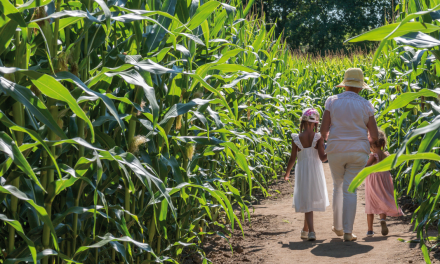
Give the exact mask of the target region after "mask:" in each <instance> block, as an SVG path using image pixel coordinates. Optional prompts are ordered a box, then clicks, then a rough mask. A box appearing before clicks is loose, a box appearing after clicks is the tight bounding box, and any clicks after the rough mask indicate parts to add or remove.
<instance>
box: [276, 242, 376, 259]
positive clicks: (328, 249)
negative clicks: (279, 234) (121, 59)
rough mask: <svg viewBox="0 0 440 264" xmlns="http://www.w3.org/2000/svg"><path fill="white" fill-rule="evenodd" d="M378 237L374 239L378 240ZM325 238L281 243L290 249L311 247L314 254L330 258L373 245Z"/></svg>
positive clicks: (359, 250)
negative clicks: (326, 239) (328, 240)
mask: <svg viewBox="0 0 440 264" xmlns="http://www.w3.org/2000/svg"><path fill="white" fill-rule="evenodd" d="M380 240H382V239H378V240H376V241H380ZM324 241H325V240H316V241H313V242H310V241H298V242H289V244H283V245H282V247H283V248H289V249H290V250H307V249H310V248H313V249H312V250H311V251H310V252H311V253H312V254H313V255H315V256H320V257H331V258H346V257H351V256H354V255H358V254H364V253H367V252H369V251H370V250H372V249H373V248H374V247H373V246H370V245H362V244H358V243H356V242H342V239H338V238H333V239H332V240H331V241H330V242H324ZM371 241H374V240H371Z"/></svg>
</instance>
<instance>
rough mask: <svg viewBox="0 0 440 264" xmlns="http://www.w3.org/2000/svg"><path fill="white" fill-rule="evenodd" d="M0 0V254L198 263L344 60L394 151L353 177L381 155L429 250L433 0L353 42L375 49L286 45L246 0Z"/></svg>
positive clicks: (434, 123)
mask: <svg viewBox="0 0 440 264" xmlns="http://www.w3.org/2000/svg"><path fill="white" fill-rule="evenodd" d="M0 1H1V8H0V13H1V21H0V32H1V38H0V63H1V65H0V74H1V77H0V131H1V132H0V150H1V151H2V153H3V154H4V155H3V156H1V157H0V163H1V164H0V176H1V177H0V201H2V203H1V204H0V221H1V222H0V236H1V237H2V239H0V249H4V250H2V252H1V255H0V262H1V261H3V263H19V262H22V261H29V262H32V261H33V262H34V263H37V262H40V263H63V262H74V263H107V262H117V263H149V262H161V263H162V262H175V263H179V262H183V261H184V260H185V259H186V258H187V257H188V256H189V255H190V254H199V256H200V258H201V259H203V262H204V263H207V262H209V260H208V259H207V258H206V257H205V255H204V252H203V250H202V248H201V243H202V242H203V239H204V237H206V236H211V235H214V234H216V235H218V236H221V237H223V238H224V239H227V238H228V235H229V234H228V230H232V231H233V230H234V228H236V229H237V228H238V229H241V224H242V223H243V222H244V221H250V212H249V208H248V205H249V202H251V201H252V200H254V199H255V193H256V192H261V193H263V194H267V191H266V189H267V188H268V187H269V184H270V182H271V181H272V180H274V179H276V178H277V175H278V173H280V172H281V171H282V170H283V168H284V165H285V162H286V160H287V158H288V157H287V156H288V155H289V152H290V150H289V148H290V147H289V146H290V140H289V138H290V132H291V131H297V130H298V119H299V114H300V113H301V110H302V109H303V108H305V107H308V106H314V107H316V108H318V109H319V110H320V111H321V113H322V111H323V110H324V109H323V105H324V102H325V99H326V98H327V97H328V96H330V95H332V94H334V93H339V92H341V89H338V88H334V86H335V85H336V84H338V83H339V82H340V81H341V80H342V78H343V73H344V71H345V69H347V68H349V67H358V68H362V69H363V70H364V73H365V75H366V76H367V79H368V80H367V81H368V83H369V84H370V85H371V86H372V87H374V92H373V93H367V92H363V93H362V95H363V96H364V97H366V98H368V99H370V100H371V101H372V102H373V104H374V105H375V107H376V108H377V119H378V122H379V125H380V126H381V127H382V129H384V130H386V132H387V135H388V136H389V140H388V142H389V150H390V152H391V153H396V154H393V155H392V156H390V157H389V158H387V159H386V160H384V161H383V162H381V163H379V164H378V165H376V166H372V167H371V168H368V169H365V170H364V171H363V172H361V173H360V174H359V176H358V178H357V179H356V181H355V182H354V183H353V187H355V186H357V185H358V184H360V183H361V182H362V180H363V179H364V178H365V177H366V175H368V173H370V172H371V171H378V170H388V169H393V172H394V174H393V175H395V176H396V184H395V186H396V191H395V195H396V198H398V197H400V196H402V195H409V196H411V197H412V198H413V199H414V201H415V202H416V203H417V204H419V205H420V207H419V209H417V211H416V213H415V215H414V221H415V223H416V225H415V226H416V231H417V232H418V236H419V238H420V241H421V244H422V250H423V251H424V252H425V253H426V254H425V256H427V254H428V251H429V250H430V249H432V248H434V247H435V246H436V245H435V243H436V240H437V238H435V237H434V238H433V237H429V236H427V233H426V231H427V229H428V228H429V227H432V226H433V225H437V224H438V223H439V222H438V217H439V206H438V198H439V193H440V192H439V191H440V189H439V188H440V180H438V177H437V176H438V175H440V173H438V168H440V166H439V163H438V161H440V156H438V155H437V154H436V152H437V151H438V148H439V147H440V142H438V140H439V138H440V136H439V134H438V133H440V132H439V126H440V122H439V121H438V116H439V115H440V106H439V105H438V99H437V98H438V94H440V92H439V91H438V90H436V89H435V87H436V85H437V84H438V80H439V79H438V77H437V74H436V72H437V69H439V70H440V62H439V60H438V59H437V57H438V56H440V52H439V48H438V46H439V45H440V41H439V40H438V30H439V29H440V27H439V26H438V25H437V23H438V22H436V20H435V19H437V18H436V16H438V18H440V12H438V11H437V10H440V7H438V6H436V4H437V3H436V1H431V3H429V1H425V2H423V4H422V3H419V1H402V3H401V4H400V5H399V6H397V7H396V10H397V11H399V15H398V19H397V22H396V23H395V24H390V25H385V26H383V27H381V28H379V29H376V30H372V31H370V32H367V33H365V34H363V35H361V36H359V37H357V38H354V39H351V40H350V41H364V40H370V41H381V44H380V45H379V48H378V51H377V52H376V54H374V55H373V54H362V53H356V54H353V55H352V56H350V57H343V56H341V55H335V56H327V57H323V58H321V57H313V56H307V55H301V54H296V53H293V52H290V51H289V48H288V47H287V46H286V44H285V43H284V41H282V38H281V36H280V37H276V36H274V31H275V28H274V27H273V26H271V25H266V24H264V23H263V22H261V20H259V19H258V18H256V17H253V16H251V14H249V11H250V9H251V7H252V5H253V1H249V3H248V5H247V6H243V3H242V1H231V2H228V4H226V3H223V2H217V1H207V2H205V1H198V0H193V1H183V0H163V1H160V0H140V1H139V0H118V1H116V0H107V1H103V0H95V1H93V0H83V1H72V0H71V1H66V0H64V1H63V0H56V1H48V0H42V1H36V0H30V1H27V2H23V1H22V0H18V1H17V0H15V1H13V2H10V1H8V0H0ZM428 8H434V9H433V10H431V11H425V12H422V13H417V12H420V11H422V10H428ZM414 18H416V21H412V22H410V20H411V19H414ZM421 22H423V23H421ZM419 31H420V32H419ZM408 33H409V34H408ZM424 33H426V34H424ZM411 34H412V35H411ZM428 34H430V35H428ZM392 39H394V40H392ZM373 66H374V67H373ZM226 226H227V227H229V229H228V228H225V227H226ZM218 230H224V232H220V231H218ZM424 231H425V232H424ZM425 259H426V258H425ZM426 260H427V261H429V257H428V258H427V259H426Z"/></svg>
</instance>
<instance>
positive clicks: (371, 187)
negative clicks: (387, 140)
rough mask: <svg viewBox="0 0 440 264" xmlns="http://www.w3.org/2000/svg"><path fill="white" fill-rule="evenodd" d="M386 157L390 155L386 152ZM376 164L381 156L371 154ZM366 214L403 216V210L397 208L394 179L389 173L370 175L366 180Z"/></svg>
mask: <svg viewBox="0 0 440 264" xmlns="http://www.w3.org/2000/svg"><path fill="white" fill-rule="evenodd" d="M385 155H387V156H388V155H390V154H389V153H388V152H385ZM371 156H374V157H375V158H376V162H374V163H373V164H375V163H377V162H379V156H378V155H377V154H376V153H371V154H370V157H371ZM365 213H367V214H386V215H387V216H401V215H403V212H402V209H400V207H399V208H396V203H395V201H394V184H393V178H392V177H391V173H390V172H389V171H382V172H376V173H372V174H370V175H369V176H368V177H367V179H366V180H365Z"/></svg>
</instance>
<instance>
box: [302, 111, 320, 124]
mask: <svg viewBox="0 0 440 264" xmlns="http://www.w3.org/2000/svg"><path fill="white" fill-rule="evenodd" d="M301 121H307V122H311V123H318V124H319V112H318V111H317V110H316V109H315V108H306V109H304V111H303V113H302V116H301Z"/></svg>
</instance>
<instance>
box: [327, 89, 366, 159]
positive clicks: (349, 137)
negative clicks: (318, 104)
mask: <svg viewBox="0 0 440 264" xmlns="http://www.w3.org/2000/svg"><path fill="white" fill-rule="evenodd" d="M325 110H326V111H329V112H330V117H331V124H330V131H329V136H328V139H327V148H326V152H327V153H341V152H345V153H346V152H364V153H367V154H370V143H369V141H368V128H367V124H368V120H369V118H370V116H374V107H373V105H372V104H371V103H370V102H369V101H368V100H366V99H364V98H362V97H361V96H360V95H358V94H357V93H354V92H350V91H346V92H343V93H341V94H337V95H333V96H330V97H329V98H328V99H327V101H326V102H325Z"/></svg>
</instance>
